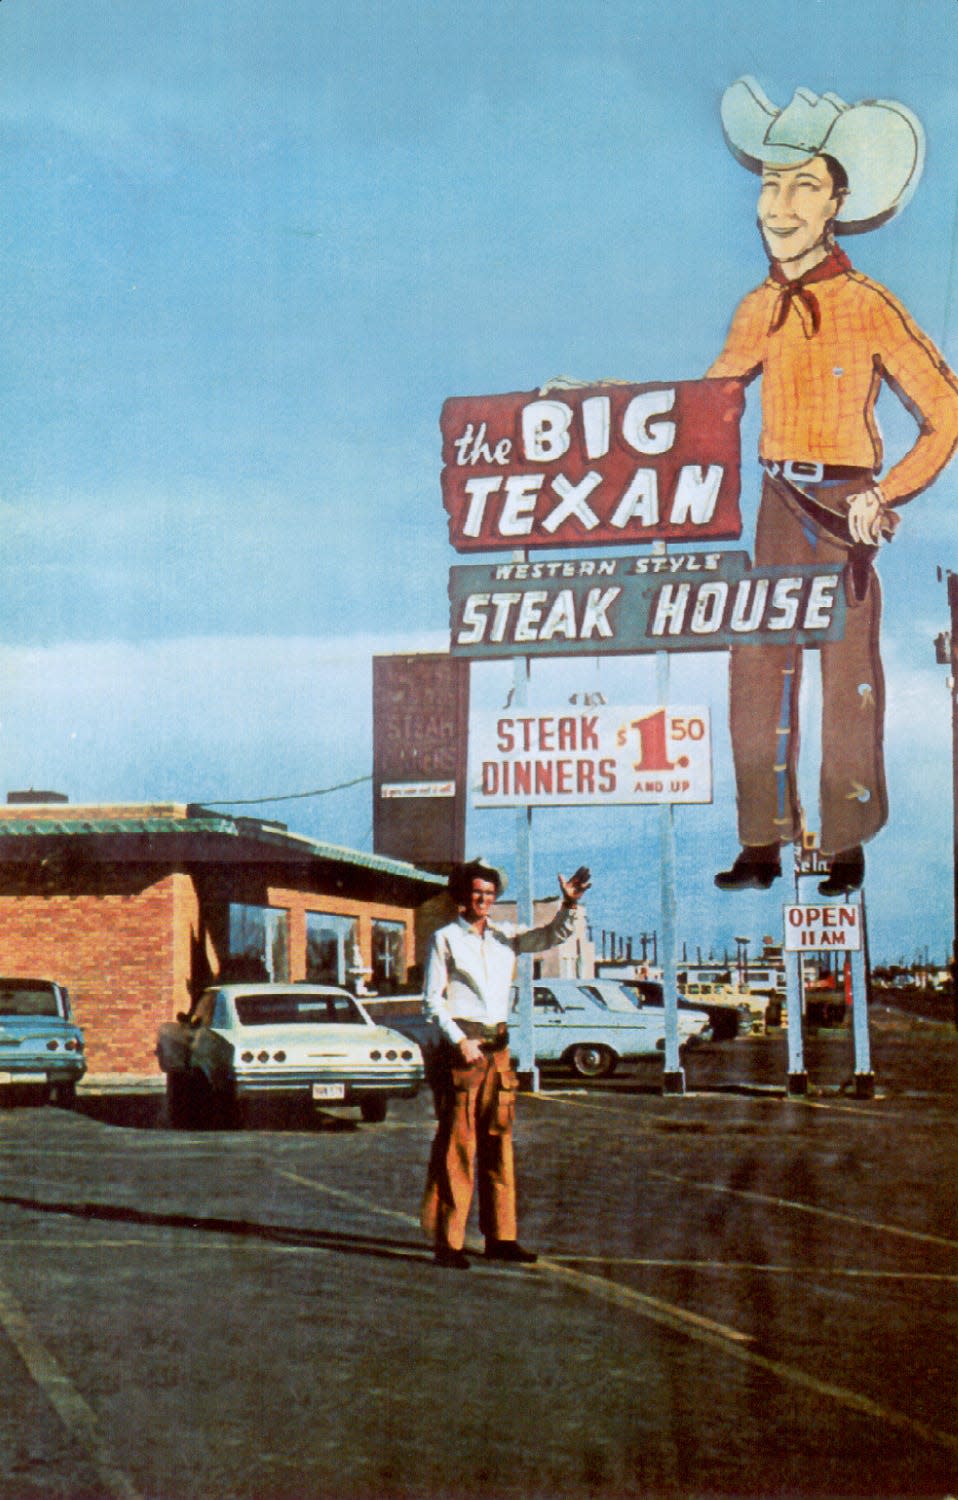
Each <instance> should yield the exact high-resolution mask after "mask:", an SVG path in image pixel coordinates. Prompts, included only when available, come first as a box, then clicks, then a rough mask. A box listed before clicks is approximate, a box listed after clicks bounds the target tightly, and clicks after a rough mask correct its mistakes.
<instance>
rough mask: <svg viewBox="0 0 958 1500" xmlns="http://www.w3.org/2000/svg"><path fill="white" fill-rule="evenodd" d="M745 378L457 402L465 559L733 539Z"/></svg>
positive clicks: (455, 453)
mask: <svg viewBox="0 0 958 1500" xmlns="http://www.w3.org/2000/svg"><path fill="white" fill-rule="evenodd" d="M742 406H743V388H742V386H741V384H740V383H739V382H738V381H734V380H687V381H673V382H672V383H670V384H657V385H605V386H580V387H577V388H576V389H574V390H562V391H557V392H548V393H547V394H546V395H539V394H538V393H537V392H535V391H526V392H519V393H516V394H513V395H508V396H474V397H453V398H451V399H450V400H448V401H447V402H446V403H445V405H444V406H443V409H442V418H441V427H442V439H443V464H444V468H443V471H442V497H443V504H444V505H445V507H446V510H447V511H448V513H449V537H450V541H451V542H452V545H453V546H454V547H455V548H456V550H457V551H459V552H475V551H483V552H484V551H488V550H490V549H498V548H510V549H513V548H516V547H581V546H583V545H584V544H586V543H588V544H590V545H595V546H605V545H608V544H614V543H625V544H628V545H631V546H634V545H635V544H636V543H637V542H649V541H654V540H659V539H664V540H672V541H688V540H690V539H699V538H713V539H718V538H723V539H725V540H729V539H734V538H736V537H738V536H739V535H740V534H741V530H742V521H741V516H740V514H739V508H738V498H739V466H740V457H741V448H740V442H739V421H740V418H741V415H742Z"/></svg>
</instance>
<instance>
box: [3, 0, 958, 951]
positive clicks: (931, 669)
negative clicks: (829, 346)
mask: <svg viewBox="0 0 958 1500" xmlns="http://www.w3.org/2000/svg"><path fill="white" fill-rule="evenodd" d="M956 24H958V3H956V0H868V3H857V0H841V3H839V4H835V3H834V0H833V3H829V4H825V3H817V0H804V3H801V4H797V5H796V4H795V3H794V0H792V3H789V4H784V3H779V0H765V3H763V4H761V5H754V6H751V5H749V4H747V3H742V4H737V5H735V6H728V7H720V6H717V5H715V4H714V0H713V3H705V0H701V3H700V0H676V3H675V4H673V5H671V6H662V5H660V4H654V5H653V4H650V3H646V0H599V3H596V4H594V5H592V6H583V5H581V3H574V4H573V3H567V0H554V3H549V4H545V3H540V0H472V3H471V4H470V5H469V6H464V5H463V6H459V5H456V4H452V3H450V0H443V3H431V0H421V3H413V0H382V3H378V4H372V3H363V0H351V3H349V4H346V3H337V4H330V3H324V0H272V3H271V4H269V5H264V4H263V3H262V0H260V3H256V4H253V3H250V0H183V3H181V4H179V5H172V6H171V5H169V4H168V3H162V4H161V3H157V0H137V3H136V4H135V5H130V4H124V3H121V0H84V3H83V4H82V5H77V4H76V3H75V0H72V3H71V0H4V3H3V4H2V5H0V141H2V150H0V173H2V188H0V191H2V198H0V202H2V214H0V269H2V277H3V298H2V302H0V309H2V311H0V350H2V365H0V380H2V395H3V413H4V423H3V429H4V431H3V443H2V445H0V643H2V644H0V765H2V768H3V777H2V782H0V790H6V789H8V788H10V787H14V786H17V787H20V786H29V785H34V786H39V785H52V786H55V787H58V788H60V789H62V790H64V791H66V792H68V793H69V795H70V796H71V798H72V799H73V800H76V801H80V800H107V799H110V800H113V799H116V800H135V799H139V798H143V797H157V798H177V799H183V800H188V799H200V800H202V799H209V800H213V799H216V800H227V799H229V798H237V799H239V798H250V797H256V796H265V795H271V794H274V793H284V792H293V791H299V790H305V789H309V788H313V787H319V786H324V785H327V784H330V783H333V782H336V781H339V780H342V779H347V778H349V777H350V776H353V775H361V774H363V773H364V772H366V771H368V770H369V768H370V746H371V724H370V703H369V698H370V666H369V664H370V659H371V656H372V654H373V653H374V652H375V651H386V650H405V649H420V648H424V649H442V648H443V647H444V645H445V643H446V640H447V634H446V631H447V603H446V576H447V571H448V568H449V566H450V564H451V563H454V562H455V561H456V560H457V559H456V557H455V554H453V553H452V551H451V549H450V548H449V546H448V542H447V539H446V527H445V517H444V513H443V510H442V506H441V500H440V493H439V469H440V454H439V434H438V418H439V411H440V407H441V405H442V402H443V400H444V399H445V398H446V397H447V396H450V395H469V394H482V393H487V392H496V391H509V390H515V389H527V388H530V387H532V386H535V385H536V384H538V383H539V382H540V381H542V380H545V379H546V378H548V377H549V376H550V375H555V374H558V373H560V372H561V373H569V374H573V375H576V376H578V377H580V378H582V379H594V378H597V377H601V376H618V377H621V378H634V379H636V380H653V379H679V378H692V377H695V376H697V375H699V374H700V373H701V372H702V371H703V370H704V369H705V367H706V366H707V364H708V363H709V362H710V360H711V359H712V358H713V357H714V354H715V353H716V351H717V350H718V348H719V347H720V345H721V342H722V338H723V336H724V333H725V330H726V327H727V324H728V319H729V315H730V313H731V310H732V308H733V307H734V306H735V304H736V302H737V301H738V300H739V298H740V297H741V296H742V295H743V293H744V292H745V291H747V290H748V289H749V288H750V287H751V286H752V285H754V284H755V283H756V282H757V281H758V280H759V279H760V277H761V275H762V273H763V269H764V259H763V255H762V251H761V246H760V243H759V240H758V236H757V233H756V231H755V229H754V198H755V182H754V179H752V178H751V177H750V176H749V174H748V173H746V172H745V171H744V170H743V169H742V168H741V167H739V166H737V164H736V163H735V161H734V160H733V158H732V157H731V155H730V153H729V152H728V150H727V148H726V146H725V144H724V142H723V140H722V136H721V130H720V128H719V122H718V103H719V99H720V97H721V93H722V90H723V88H724V87H725V86H726V85H727V84H728V83H729V82H731V81H732V80H733V79H734V78H736V77H738V76H740V75H742V74H744V73H751V74H753V75H755V76H756V77H757V78H758V79H759V81H760V83H761V84H762V86H763V87H764V88H765V90H766V92H767V93H768V94H769V96H770V97H771V98H772V99H773V100H775V101H776V102H777V103H780V104H784V103H785V102H787V100H788V98H790V96H791V94H792V92H793V90H794V88H795V87H797V86H798V85H805V86H807V87H810V88H813V89H815V90H816V91H824V90H826V89H831V90H834V91H835V92H837V93H839V94H841V95H842V96H843V97H844V98H846V99H849V100H854V99H858V98H863V97H891V98H897V99H901V100H902V101H903V102H904V103H906V104H907V105H909V107H910V108H912V109H913V110H914V111H915V113H916V114H917V115H918V116H919V118H920V119H921V120H922V122H923V123H924V125H925V128H926V131H927V134H928V140H929V149H928V159H927V164H926V169H925V174H924V178H923V181H922V183H921V184H920V186H919V188H918V191H917V193H916V195H915V197H914V199H913V200H912V202H911V203H910V205H909V206H908V208H907V209H906V210H905V212H904V213H903V214H902V215H901V216H900V217H899V218H898V219H896V220H895V221H894V222H892V223H891V224H889V225H887V226H886V227H884V228H883V229H881V230H879V231H877V232H875V233H874V234H870V235H865V236H857V237H855V239H854V240H852V241H850V242H849V248H850V250H851V253H852V255H853V257H854V259H855V261H856V263H857V264H858V265H859V266H860V267H861V269H863V270H864V271H866V272H868V273H869V274H870V275H872V276H874V277H876V278H877V279H878V280H880V281H882V282H884V283H885V284H887V285H888V286H890V287H891V289H892V290H893V291H894V292H896V294H898V295H899V296H900V297H901V298H902V299H903V300H904V301H905V303H906V304H907V305H908V307H909V308H910V309H911V311H912V312H913V314H914V315H915V317H916V318H917V319H918V321H919V322H920V323H921V324H922V326H923V327H924V328H925V329H926V330H927V331H928V333H929V334H930V335H931V336H932V337H933V338H934V339H935V340H936V341H937V342H938V343H939V344H940V346H941V347H942V348H943V350H944V352H945V353H946V355H947V356H948V358H949V360H950V362H951V363H952V364H954V363H955V361H956V360H958V285H956V283H958V263H956V262H958V250H956V247H958V236H956V232H955V229H956V212H958V157H956V154H955V152H954V150H953V148H952V145H951V141H952V136H953V129H954V126H953V122H954V119H955V118H956V115H958V48H956V45H955V33H956ZM752 405H753V406H754V401H753V402H752ZM882 418H883V426H884V428H885V431H886V437H887V439H888V445H889V448H890V450H891V451H895V448H896V445H898V446H899V447H900V445H901V444H902V443H905V442H907V441H908V437H909V430H910V427H909V422H908V419H906V418H904V417H901V416H900V415H899V414H898V412H897V410H896V409H895V403H894V402H893V401H890V402H888V403H885V404H884V405H883V408H882ZM754 448H755V423H754V418H752V417H750V418H749V420H748V421H747V423H746V428H745V434H744V452H745V455H746V461H745V466H744V473H743V508H744V513H745V521H746V526H745V537H746V538H748V537H749V535H750V525H751V521H752V519H753V517H754V501H755V496H756V491H757V480H756V474H755V470H754V466H753V464H752V462H751V455H752V454H753V453H754ZM955 479H956V471H955V469H954V468H953V469H952V470H951V471H950V472H949V473H948V474H946V475H945V476H943V477H942V478H941V479H940V480H939V482H938V483H937V484H936V485H935V486H934V487H933V489H931V490H930V491H928V492H927V493H926V494H925V495H924V496H922V497H920V498H919V500H918V501H916V502H915V504H914V505H913V506H912V507H911V508H910V509H909V510H908V511H907V512H906V518H905V524H903V526H902V528H901V531H900V535H899V537H898V538H897V539H896V541H895V543H894V545H893V546H892V547H890V548H888V549H887V553H886V555H884V556H883V558H882V562H881V572H882V578H883V585H884V589H885V601H886V615H885V629H884V641H885V648H884V654H885V661H886V668H887V671H888V676H889V688H890V691H889V698H890V708H889V720H888V729H887V743H888V759H889V776H890V786H891V821H890V824H889V826H888V828H887V829H885V830H884V831H883V833H882V834H881V835H880V836H879V838H878V839H877V840H876V841H875V843H874V844H873V845H871V846H870V849H869V882H868V899H869V913H870V925H871V932H872V939H873V949H874V951H875V952H876V953H877V954H879V955H884V954H887V955H888V956H894V957H898V956H899V955H901V954H905V955H906V956H907V957H908V958H911V957H913V956H914V953H915V951H916V949H918V948H919V947H921V948H923V947H924V945H925V944H928V945H930V946H931V948H932V950H933V951H936V952H938V953H939V955H943V954H944V950H945V945H946V943H947V941H948V940H949V938H950V933H951V920H952V918H951V813H950V798H951V765H950V709H949V699H948V692H947V689H946V685H945V672H944V669H942V668H940V667H937V666H936V665H935V663H934V656H933V649H932V641H933V638H934V635H935V634H936V632H937V631H938V630H941V629H943V628H944V627H945V625H946V623H947V619H946V609H945V596H944V588H943V586H942V585H941V584H939V583H938V582H937V580H936V577H935V567H936V564H939V563H940V564H942V565H944V566H946V567H948V566H953V567H958V546H956V541H958V528H956V522H955V502H954V486H955ZM503 672H505V673H507V672H508V668H501V669H500V668H486V669H483V670H482V671H481V672H480V671H479V670H477V671H476V672H475V674H474V676H475V695H476V698H477V701H480V702H484V701H488V702H490V703H494V702H496V701H497V695H498V694H499V692H500V691H501V690H502V688H501V683H502V680H503V679H502V674H503ZM586 677H588V678H589V681H590V682H591V681H592V680H595V681H601V682H602V684H603V690H604V691H606V690H607V691H606V696H615V697H617V698H618V699H619V701H625V700H627V699H631V700H632V701H635V702H650V701H652V698H653V697H654V679H653V673H652V668H651V664H649V663H641V662H640V663H637V662H622V661H612V660H609V659H607V660H606V661H604V662H602V663H600V664H585V663H581V664H576V665H575V666H566V667H565V668H564V669H559V668H555V667H549V668H547V667H545V666H537V667H536V668H535V669H534V673H533V699H534V701H536V702H541V703H542V704H543V705H548V704H549V703H551V702H552V701H555V700H557V699H558V700H561V699H562V698H564V697H565V696H567V694H568V692H569V691H573V690H575V688H576V687H578V686H579V685H580V682H581V681H583V680H584V679H585V678H586ZM673 678H674V690H675V693H676V696H677V697H678V696H679V695H681V696H682V697H683V698H684V700H685V701H702V700H703V699H704V700H705V701H708V702H710V703H711V704H713V707H714V713H715V726H714V727H715V736H716V776H715V779H716V801H715V803H714V805H713V806H712V807H711V808H709V809H702V810H692V809H682V810H679V811H678V812H677V814H676V832H677V841H678V861H679V875H680V882H681V893H680V901H679V935H680V937H682V938H685V939H686V940H687V941H688V942H689V943H690V944H692V945H695V944H697V943H701V944H703V945H704V946H705V947H709V946H714V945H721V944H722V943H723V942H725V941H726V940H727V939H728V938H730V937H731V936H732V935H733V934H734V933H736V932H749V933H751V934H752V935H753V937H755V938H758V937H760V936H761V934H762V933H763V932H775V931H778V930H780V925H781V915H780V910H779V908H780V904H781V899H782V895H781V892H782V887H781V886H779V887H778V888H777V889H776V890H774V891H773V892H772V893H770V895H769V896H759V895H757V894H755V895H743V896H740V897H734V898H733V897H728V896H725V897H720V896H719V895H718V893H716V892H714V891H713V890H712V886H711V876H712V873H713V871H714V869H715V868H717V867H719V866H720V865H722V864H724V863H726V862H727V860H728V858H729V857H730V856H731V854H732V853H733V852H734V849H735V843H736V841H735V832H734V808H733V802H734V796H733V792H732V787H731V782H730V777H729V768H728V751H727V744H726V739H725V729H724V713H725V708H724V658H722V657H711V656H709V657H704V658H695V659H689V660H683V661H681V662H679V661H676V662H675V663H674V671H673ZM573 679H574V681H573ZM810 707H813V703H811V704H810ZM808 750H809V751H810V752H813V750H814V735H813V734H810V735H809V737H808ZM807 776H808V786H807V799H808V802H809V804H810V816H809V822H810V823H812V825H813V826H814V814H813V812H812V809H813V808H814V799H815V771H814V765H813V764H812V761H811V756H810V757H809V770H808V773H807ZM264 812H265V813H267V814H275V815H277V816H284V817H286V818H287V819H288V821H289V822H290V824H291V826H293V827H296V828H298V829H301V830H302V831H304V832H309V833H315V834H317V835H322V836H325V837H329V838H332V839H335V840H337V841H339V842H344V843H350V844H353V845H356V846H357V847H368V846H369V842H370V837H371V833H370V830H371V824H372V815H371V809H370V803H369V793H368V789H367V788H364V787H360V788H357V789H353V790H351V791H350V792H344V793H338V794H336V795H335V796H332V797H327V798H319V799H314V800H306V801H300V802H297V803H293V804H286V805H285V807H284V805H283V804H274V805H271V806H267V807H264ZM535 828H536V847H537V870H538V872H539V877H540V878H539V880H538V882H537V883H538V884H539V885H540V886H542V887H547V886H548V884H549V883H550V882H551V878H552V875H553V873H554V870H555V868H563V867H564V865H565V864H571V863H573V862H576V863H577V862H578V859H579V857H580V854H582V855H586V856H587V857H588V860H589V863H590V864H591V865H592V866H593V869H594V872H595V881H596V891H595V894H594V897H593V900H592V903H591V908H592V914H593V919H594V921H595V924H596V925H597V926H598V927H603V926H604V927H609V928H616V929H617V930H618V931H620V932H623V933H629V932H634V933H637V932H639V931H642V930H649V929H650V928H651V927H654V926H655V925H656V923H657V921H658V881H657V848H658V846H657V828H658V825H657V819H656V815H655V814H654V813H651V812H650V811H648V810H643V809H629V810H625V811H623V810H621V809H619V810H617V811H615V812H614V813H612V812H607V813H572V812H569V813H557V814H550V813H545V812H543V813H537V814H536V817H535ZM471 843H472V845H473V846H474V847H476V848H482V849H483V850H484V851H485V852H486V853H487V854H490V855H491V856H494V857H496V858H498V859H500V860H501V861H502V862H503V863H504V864H505V865H506V866H507V867H510V866H511V865H512V863H513V852H512V826H511V820H510V819H509V818H508V816H506V817H504V816H503V815H501V814H491V813H484V814H477V815H475V816H474V817H473V819H472V824H471Z"/></svg>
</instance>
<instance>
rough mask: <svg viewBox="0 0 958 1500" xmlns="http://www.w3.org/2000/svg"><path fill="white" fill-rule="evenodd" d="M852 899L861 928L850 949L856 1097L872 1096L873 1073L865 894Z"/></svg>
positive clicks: (859, 893)
mask: <svg viewBox="0 0 958 1500" xmlns="http://www.w3.org/2000/svg"><path fill="white" fill-rule="evenodd" d="M849 899H850V900H852V902H853V904H854V905H856V906H857V907H858V911H859V919H860V921H861V927H862V945H861V947H860V948H859V949H857V950H855V951H853V952H852V953H851V955H850V957H851V970H852V1035H853V1037H854V1048H855V1098H856V1099H873V1098H874V1097H875V1075H874V1073H873V1072H872V1062H871V1042H870V1039H869V1035H868V973H867V963H866V943H867V934H866V931H865V895H864V892H863V891H858V892H857V893H856V895H855V896H854V897H853V898H849Z"/></svg>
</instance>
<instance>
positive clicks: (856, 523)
mask: <svg viewBox="0 0 958 1500" xmlns="http://www.w3.org/2000/svg"><path fill="white" fill-rule="evenodd" d="M897 525H898V516H897V515H896V514H895V512H894V511H892V510H889V508H888V506H887V505H886V504H885V497H884V495H883V494H882V492H881V490H880V489H879V488H878V486H877V485H876V486H875V487H874V488H873V489H870V490H861V491H860V492H859V494H857V495H853V496H852V497H851V500H850V501H849V505H848V529H849V531H850V532H851V538H852V541H853V542H860V543H862V545H863V546H866V547H877V546H879V545H880V543H881V540H882V538H883V537H889V538H890V537H893V536H894V534H895V527H896V526H897Z"/></svg>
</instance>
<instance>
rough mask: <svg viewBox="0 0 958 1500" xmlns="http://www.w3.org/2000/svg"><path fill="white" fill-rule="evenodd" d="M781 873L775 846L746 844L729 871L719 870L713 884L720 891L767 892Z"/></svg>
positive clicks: (779, 860)
mask: <svg viewBox="0 0 958 1500" xmlns="http://www.w3.org/2000/svg"><path fill="white" fill-rule="evenodd" d="M781 873H782V861H781V858H780V856H779V852H778V845H777V844H747V845H746V846H745V848H744V849H743V850H742V852H741V854H740V855H739V856H738V858H737V859H736V861H735V863H734V865H733V866H732V868H731V869H730V870H720V871H719V873H718V874H717V875H716V877H715V884H716V885H717V886H718V888H719V890H720V891H747V890H756V891H767V890H768V888H769V886H770V885H771V884H772V881H773V880H777V879H778V877H779V875H781Z"/></svg>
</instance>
